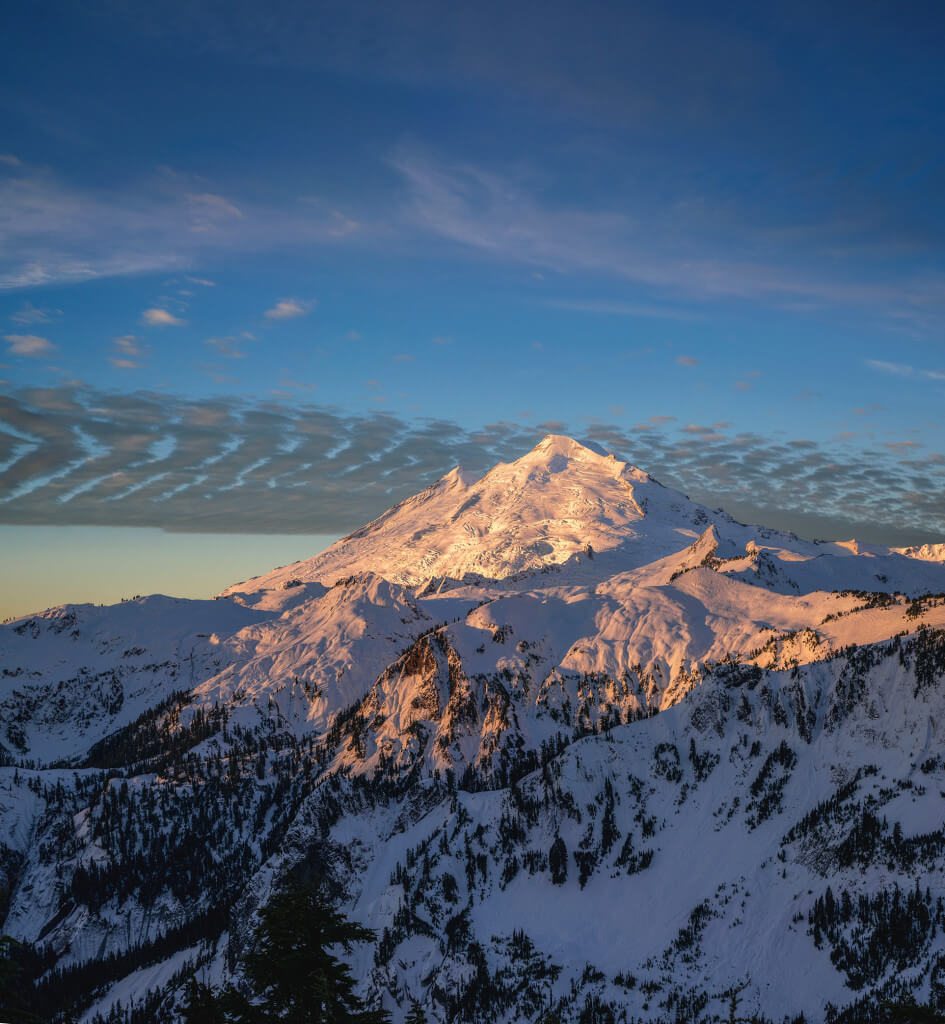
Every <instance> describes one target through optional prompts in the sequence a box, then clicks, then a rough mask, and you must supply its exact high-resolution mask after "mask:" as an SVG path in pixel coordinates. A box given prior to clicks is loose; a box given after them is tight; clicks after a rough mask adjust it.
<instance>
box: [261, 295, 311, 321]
mask: <svg viewBox="0 0 945 1024" xmlns="http://www.w3.org/2000/svg"><path fill="white" fill-rule="evenodd" d="M314 307H315V303H314V302H302V301H300V300H299V299H280V300H279V301H278V302H277V303H276V304H275V305H274V306H273V307H272V309H267V310H266V312H265V313H264V314H263V315H264V316H265V317H266V319H267V320H292V319H294V318H295V317H298V316H307V315H308V314H309V313H311V311H312V309H313V308H314Z"/></svg>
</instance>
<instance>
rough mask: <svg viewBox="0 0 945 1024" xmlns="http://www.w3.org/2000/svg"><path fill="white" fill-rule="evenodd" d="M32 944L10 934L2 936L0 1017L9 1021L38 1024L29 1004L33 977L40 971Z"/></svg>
mask: <svg viewBox="0 0 945 1024" xmlns="http://www.w3.org/2000/svg"><path fill="white" fill-rule="evenodd" d="M37 961H38V957H37V956H36V954H35V953H34V952H33V950H32V948H31V947H29V946H27V945H25V944H24V943H22V942H17V941H16V939H12V938H10V937H9V936H8V935H3V936H0V1019H2V1020H4V1021H9V1024H33V1022H34V1021H35V1022H36V1024H39V1021H40V1020H42V1018H41V1017H39V1016H37V1015H36V1014H35V1013H33V1012H32V1011H31V1010H30V1009H29V1008H28V1007H29V1003H30V997H31V994H32V991H33V980H34V977H35V975H37V974H38V973H39V969H38V964H37Z"/></svg>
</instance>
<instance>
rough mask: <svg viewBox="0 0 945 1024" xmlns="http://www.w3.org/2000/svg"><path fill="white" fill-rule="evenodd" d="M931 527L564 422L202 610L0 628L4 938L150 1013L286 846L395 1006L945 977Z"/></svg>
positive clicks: (502, 1010)
mask: <svg viewBox="0 0 945 1024" xmlns="http://www.w3.org/2000/svg"><path fill="white" fill-rule="evenodd" d="M942 554H943V549H942V548H941V547H940V546H936V545H927V546H925V547H923V548H920V549H908V550H903V551H895V550H889V549H881V548H877V547H871V548H864V547H862V546H860V545H857V544H856V543H855V542H852V541H851V542H841V543H817V544H815V543H809V542H806V541H802V540H799V539H798V538H796V537H794V536H792V535H789V534H784V533H779V532H777V531H773V530H765V529H760V528H756V527H750V526H745V525H743V524H740V523H737V522H735V521H734V520H732V519H731V518H730V517H728V516H727V515H725V514H724V513H723V512H720V511H712V510H709V509H707V508H703V507H702V506H699V505H697V504H695V503H693V502H690V501H689V500H688V499H687V498H686V497H685V496H684V495H682V494H679V493H678V492H675V491H672V490H669V489H667V488H664V487H662V486H661V485H660V484H658V483H657V482H656V481H655V480H653V479H652V478H650V477H649V476H648V475H647V474H646V473H644V472H642V471H641V470H639V469H636V468H634V467H632V466H629V465H628V464H626V463H624V462H621V461H620V460H619V459H617V458H615V457H614V456H612V455H608V454H606V453H603V452H600V451H599V450H596V449H594V448H590V447H586V446H583V445H580V444H578V443H577V442H575V441H573V440H570V439H568V438H562V437H555V436H552V437H548V438H546V439H545V440H544V441H542V442H541V443H540V444H539V445H538V446H537V447H536V448H535V449H534V450H533V451H532V452H530V453H529V454H528V455H526V456H524V457H523V458H522V459H519V460H518V461H516V462H514V463H511V464H509V465H499V466H497V467H495V468H494V469H493V470H492V471H490V472H489V473H488V474H486V475H485V476H484V477H483V478H482V479H480V480H478V481H475V480H472V479H470V478H468V477H467V476H465V475H464V474H463V473H462V472H461V471H459V470H455V471H453V472H452V473H450V474H448V475H447V476H446V477H444V478H443V479H442V480H441V481H439V482H438V483H437V484H435V485H434V486H433V487H430V488H428V489H427V490H425V491H423V492H421V493H420V494H418V495H417V496H416V497H414V498H412V499H409V500H408V501H406V502H403V503H402V504H400V505H398V506H397V507H395V508H394V509H392V510H390V511H389V512H388V513H386V514H385V515H383V516H381V517H380V518H379V519H377V520H375V521H374V522H373V523H370V524H368V525H367V526H366V527H364V528H363V529H361V530H359V531H356V532H355V533H354V534H351V535H350V536H349V537H347V538H345V539H343V540H341V541H339V542H338V543H337V544H335V545H333V546H332V547H331V548H329V549H328V550H327V551H325V552H324V553H322V554H321V555H319V556H317V557H315V558H313V559H311V560H309V561H306V562H301V563H298V564H296V565H293V566H288V567H285V568H283V569H279V570H276V571H275V572H273V573H271V574H269V575H268V576H265V577H261V578H258V579H255V580H251V581H249V582H247V583H242V584H238V585H236V586H234V587H232V588H230V589H229V590H228V591H227V592H226V593H225V594H224V595H222V596H221V597H220V598H219V599H217V600H215V601H205V602H200V601H177V600H173V599H170V598H162V597H152V598H145V599H140V600H136V601H132V602H126V603H124V604H121V605H118V606H115V607H112V608H96V607H92V606H89V605H81V606H69V607H63V608H56V609H52V610H50V611H47V612H45V613H43V614H41V615H36V616H32V617H28V618H25V619H21V620H18V621H16V622H13V623H10V624H7V625H5V626H3V627H2V628H0V681H2V690H0V743H2V751H0V754H2V761H3V764H4V767H0V918H2V919H3V923H2V927H0V931H3V932H6V933H9V934H11V935H13V936H14V937H16V938H19V939H22V940H24V941H26V942H29V943H31V944H34V945H35V946H36V947H37V948H39V949H40V950H41V951H42V952H43V954H44V955H45V956H46V957H47V961H48V964H49V967H50V971H49V974H48V976H47V978H48V984H47V986H46V989H45V993H44V998H48V999H50V1000H51V1001H52V1002H53V1003H55V1002H56V1001H57V1000H58V1002H59V1004H60V1005H62V1006H66V1005H67V1004H70V1003H72V1004H74V1005H75V1007H77V1010H76V1016H77V1017H80V1018H82V1019H85V1020H89V1021H91V1020H93V1019H94V1018H95V1016H96V1014H100V1013H101V1014H104V1013H106V1012H108V1011H109V1009H110V1008H114V1007H115V1006H116V1005H117V1004H119V1003H120V1004H121V1006H122V1007H124V1008H127V1007H128V1006H129V1005H130V1003H132V1002H135V1003H136V1004H137V1005H138V1007H139V1009H140V1008H142V1007H144V1008H145V1010H146V1012H144V1011H143V1012H142V1015H140V1016H139V1017H138V1018H137V1019H138V1020H145V1019H147V1020H151V1019H153V1020H155V1021H173V1020H175V1019H176V1017H177V1016H178V1010H179V1006H180V1002H181V998H182V996H181V993H182V991H183V989H184V987H185V985H186V982H187V979H188V977H189V976H190V975H191V974H193V973H194V972H195V971H196V972H197V973H198V975H199V976H200V977H202V978H205V979H208V980H210V981H211V982H220V981H223V980H225V979H234V980H236V981H237V982H238V981H239V971H240V968H239V962H240V955H241V953H242V951H244V950H245V948H246V943H247V940H248V937H249V936H250V934H251V931H252V925H253V920H254V914H255V911H256V909H257V908H258V907H259V906H260V905H261V904H262V903H264V902H265V900H266V899H267V896H268V894H269V892H270V891H271V890H272V887H273V885H274V884H276V883H277V882H278V880H279V878H280V877H281V876H282V875H283V874H284V873H285V872H286V871H287V870H289V869H290V868H291V867H293V866H295V865H298V864H300V863H306V864H308V865H309V866H310V867H311V869H312V870H314V871H315V872H316V873H318V874H320V875H321V876H323V877H324V878H325V879H326V880H327V883H328V884H329V886H330V887H331V889H332V891H333V892H334V893H335V895H336V897H337V898H338V900H339V901H340V902H341V903H342V905H343V907H344V909H345V912H346V913H347V914H348V915H349V916H351V917H353V918H355V919H357V920H358V921H360V922H361V923H363V924H365V925H368V926H369V927H371V928H373V929H375V930H376V933H377V941H376V942H375V943H374V944H368V945H366V946H363V947H360V948H358V949H357V950H356V951H355V952H354V954H353V956H352V960H351V962H352V965H353V968H354V972H355V975H356V976H357V977H358V979H359V981H360V985H361V990H362V993H363V994H364V995H365V996H367V997H368V998H369V999H371V1000H373V1001H374V1002H376V1003H378V1004H382V1005H383V1006H384V1007H385V1008H387V1009H388V1010H389V1011H390V1012H391V1014H392V1017H393V1020H394V1021H395V1022H400V1021H402V1020H403V1019H404V1017H405V1015H406V1013H407V1011H408V1009H409V1008H410V1006H411V1005H412V1002H413V1000H417V1001H419V1002H420V1003H421V1004H422V1006H423V1007H424V1009H425V1011H426V1014H427V1017H428V1019H429V1020H431V1021H440V1022H453V1021H482V1022H486V1021H489V1022H492V1021H498V1022H513V1021H533V1020H538V1019H545V1017H546V1016H547V1014H548V1013H549V1012H553V1013H554V1014H556V1015H557V1016H556V1018H555V1019H559V1020H561V1021H582V1022H585V1021H601V1022H604V1021H628V1022H629V1021H702V1020H705V1021H709V1020H727V1019H729V1014H730V1013H731V1007H732V1002H733V999H734V1001H735V1002H736V1003H737V1013H738V1016H740V1017H751V1015H752V1014H755V1015H757V1016H758V1017H759V1018H761V1017H763V1018H765V1019H770V1020H773V1021H782V1020H786V1019H787V1020H794V1019H795V1018H797V1017H798V1016H799V1015H801V1014H803V1015H804V1018H805V1019H806V1020H807V1021H822V1020H837V1021H848V1022H854V1021H872V1020H877V1019H881V1018H879V1017H878V1016H876V1014H877V1013H878V1011H877V1010H876V1007H877V1006H878V1004H879V1001H880V1000H881V999H884V998H899V997H901V996H902V995H903V994H904V993H906V992H912V993H914V995H915V997H916V998H917V999H918V1000H919V1001H932V1002H935V1001H939V1002H942V1003H943V1005H945V905H943V898H945V757H943V755H942V732H943V729H945V564H943V562H942ZM801 979H803V983H800V981H801ZM733 993H734V994H733Z"/></svg>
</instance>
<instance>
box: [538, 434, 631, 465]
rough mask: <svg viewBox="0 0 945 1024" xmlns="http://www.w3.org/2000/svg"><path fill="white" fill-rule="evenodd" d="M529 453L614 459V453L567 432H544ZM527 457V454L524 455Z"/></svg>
mask: <svg viewBox="0 0 945 1024" xmlns="http://www.w3.org/2000/svg"><path fill="white" fill-rule="evenodd" d="M529 454H542V455H565V456H570V457H574V456H579V457H586V456H587V455H594V456H597V457H598V458H600V457H603V458H606V459H616V455H614V454H613V453H612V452H608V451H607V450H606V449H605V448H602V447H601V446H600V445H599V444H597V443H596V442H594V441H578V440H577V438H574V437H570V436H568V435H567V434H545V436H544V437H543V438H542V439H541V440H540V441H539V442H538V444H536V445H535V447H534V448H533V449H532V450H531V452H530V453H529ZM526 457H527V456H526Z"/></svg>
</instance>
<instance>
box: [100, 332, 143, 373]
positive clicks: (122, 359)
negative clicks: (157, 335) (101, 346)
mask: <svg viewBox="0 0 945 1024" xmlns="http://www.w3.org/2000/svg"><path fill="white" fill-rule="evenodd" d="M112 346H113V351H112V354H111V355H110V356H109V357H108V361H109V362H110V363H111V364H112V366H115V367H117V368H118V369H119V370H136V369H138V367H139V366H140V365H141V360H142V359H143V358H144V354H145V349H144V346H143V345H142V344H141V343H140V342H139V341H138V339H137V338H136V337H135V336H134V335H133V334H123V335H122V336H121V337H120V338H115V340H114V341H113V342H112Z"/></svg>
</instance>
